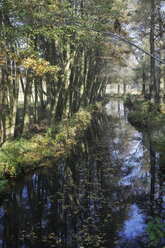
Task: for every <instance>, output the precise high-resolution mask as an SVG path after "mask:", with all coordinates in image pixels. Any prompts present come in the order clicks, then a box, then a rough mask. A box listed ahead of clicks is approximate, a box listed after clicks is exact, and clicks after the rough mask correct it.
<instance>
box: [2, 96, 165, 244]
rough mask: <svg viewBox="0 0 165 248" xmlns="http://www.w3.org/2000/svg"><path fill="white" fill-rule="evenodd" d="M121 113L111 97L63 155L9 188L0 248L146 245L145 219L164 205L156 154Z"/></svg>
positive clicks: (160, 213)
mask: <svg viewBox="0 0 165 248" xmlns="http://www.w3.org/2000/svg"><path fill="white" fill-rule="evenodd" d="M127 114H128V109H126V108H125V107H124V105H123V102H122V100H120V99H113V100H111V101H110V102H109V103H108V104H107V105H106V106H105V111H103V112H102V113H97V114H96V115H95V116H94V118H93V120H92V124H91V127H90V128H89V130H88V131H87V132H86V134H85V136H84V137H83V138H82V139H81V140H80V142H79V145H78V146H76V147H74V149H73V153H72V155H71V156H70V157H69V158H68V159H67V160H65V161H60V162H54V164H52V165H50V166H49V168H43V169H40V170H39V171H35V172H33V173H30V174H29V175H27V176H26V177H25V178H23V179H21V180H20V182H19V184H17V186H13V190H12V192H11V194H10V195H9V196H8V198H7V199H5V200H4V201H3V203H2V205H1V206H0V247H4V248H15V247H19V248H25V247H26V248H27V247H34V248H38V247H39V248H41V247H46V248H47V247H57V248H64V247H66V248H86V247H89V248H92V247H99V248H143V247H145V248H146V247H151V246H150V243H149V239H148V235H147V233H146V227H147V221H148V216H151V215H152V216H158V217H159V218H160V219H163V217H164V216H163V215H164V210H165V206H164V205H163V204H164V203H163V199H164V191H163V187H164V185H163V180H162V177H161V169H160V166H159V160H160V155H159V154H158V153H157V152H156V151H155V150H154V148H153V144H152V142H151V140H150V134H149V133H148V132H143V133H142V132H139V131H137V130H136V129H135V128H134V127H133V126H131V124H130V123H129V122H128V120H127ZM158 247H163V241H161V243H160V244H159V246H158Z"/></svg>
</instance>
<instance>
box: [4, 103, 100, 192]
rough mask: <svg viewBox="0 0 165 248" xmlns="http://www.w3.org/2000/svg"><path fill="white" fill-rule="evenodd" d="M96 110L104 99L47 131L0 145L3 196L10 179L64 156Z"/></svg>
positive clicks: (57, 123)
mask: <svg viewBox="0 0 165 248" xmlns="http://www.w3.org/2000/svg"><path fill="white" fill-rule="evenodd" d="M96 111H97V112H98V111H102V104H101V103H96V104H94V105H90V106H89V107H87V108H85V109H80V110H79V111H78V112H77V113H75V114H74V115H73V116H72V117H71V118H69V119H63V120H62V121H60V122H55V123H54V124H53V125H51V126H49V127H47V128H46V131H42V132H39V133H35V132H34V133H30V136H29V137H22V138H20V139H17V140H13V141H7V142H6V143H5V144H4V145H3V146H2V148H1V149H0V196H2V197H3V195H5V194H6V193H7V191H8V187H9V181H10V179H17V178H19V177H21V176H23V175H25V174H26V173H27V172H29V171H30V170H33V169H37V168H40V167H43V166H46V165H48V164H50V162H51V161H55V160H58V159H65V158H66V157H67V156H68V155H69V154H70V152H71V150H72V148H73V146H74V145H75V144H76V143H77V141H78V139H79V138H80V136H82V135H83V134H84V131H85V130H87V128H88V127H89V125H90V123H91V119H92V115H93V114H94V112H96Z"/></svg>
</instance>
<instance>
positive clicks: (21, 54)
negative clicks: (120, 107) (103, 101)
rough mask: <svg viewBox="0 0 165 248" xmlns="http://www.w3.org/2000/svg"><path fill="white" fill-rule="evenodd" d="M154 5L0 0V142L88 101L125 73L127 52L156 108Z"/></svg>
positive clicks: (120, 0)
mask: <svg viewBox="0 0 165 248" xmlns="http://www.w3.org/2000/svg"><path fill="white" fill-rule="evenodd" d="M161 2H163V1H157V0H146V1H141V0H137V1H129V0H110V1H109V0H108V1H106V0H105V1H99V0H91V1H86V0H79V1H77V0H71V1H58V0H49V1H46V0H42V1H37V0H25V1H22V0H1V1H0V89H1V90H0V113H1V114H0V132H1V144H2V143H4V142H5V141H6V140H8V139H12V138H13V137H18V136H19V137H20V136H21V135H22V134H25V133H27V132H28V131H29V130H30V129H32V128H37V124H39V123H40V122H41V121H42V120H45V121H46V123H47V124H46V125H50V124H51V123H52V122H53V121H55V120H61V119H62V118H65V117H70V116H72V115H73V113H75V112H77V111H78V110H79V109H80V108H83V107H85V106H88V105H90V104H91V103H94V102H95V101H96V99H98V97H101V96H103V95H104V94H105V89H106V86H107V84H111V83H113V82H116V81H118V80H119V79H118V78H119V77H120V80H122V79H123V77H124V76H123V75H124V74H128V73H127V72H125V71H124V70H126V68H127V60H128V58H129V55H130V54H134V55H135V56H136V58H137V61H138V63H137V65H136V68H134V73H133V74H134V76H133V77H134V80H136V81H137V82H138V83H139V84H140V85H141V86H142V87H141V88H142V95H143V96H144V98H146V99H148V100H149V101H151V102H154V103H158V104H160V105H161V107H162V109H163V106H164V102H163V101H164V87H165V74H164V72H165V67H164V63H165V62H163V60H164V56H165V55H164V52H165V50H164V46H165V39H164V23H163V11H164V9H163V7H162V5H161ZM135 78H136V79H135ZM137 79H138V80H137ZM126 80H127V81H129V80H130V79H129V78H127V79H126ZM128 83H129V82H128ZM130 84H131V80H130ZM20 95H21V101H19V96H20Z"/></svg>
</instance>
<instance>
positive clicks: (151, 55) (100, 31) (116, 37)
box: [73, 23, 165, 65]
mask: <svg viewBox="0 0 165 248" xmlns="http://www.w3.org/2000/svg"><path fill="white" fill-rule="evenodd" d="M73 25H76V26H77V27H79V28H83V29H87V30H90V31H94V32H97V33H102V34H106V35H108V36H111V37H112V38H114V39H117V40H121V41H123V42H125V43H127V44H130V45H132V46H134V47H136V48H137V49H139V50H140V51H142V52H143V53H145V54H147V55H148V56H150V57H152V58H154V59H155V60H157V61H159V62H160V63H162V64H164V65H165V61H163V60H160V59H159V58H157V57H156V56H155V55H153V54H151V53H149V52H148V51H146V50H145V49H143V48H142V47H140V46H138V45H136V44H135V43H133V42H131V41H129V40H127V39H125V38H123V37H121V36H119V35H117V34H113V33H111V32H107V31H102V30H98V29H95V28H90V27H88V26H84V25H82V24H76V23H73Z"/></svg>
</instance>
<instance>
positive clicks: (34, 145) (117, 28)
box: [0, 0, 165, 247]
mask: <svg viewBox="0 0 165 248" xmlns="http://www.w3.org/2000/svg"><path fill="white" fill-rule="evenodd" d="M108 87H110V88H111V89H112V88H113V87H114V88H115V87H116V88H117V89H118V92H117V94H115V96H114V95H113V93H112V92H111V91H109V92H108V91H107V89H108ZM121 88H122V89H123V91H122V93H121V92H120V89H121ZM128 88H129V89H130V90H128ZM134 88H136V91H134ZM112 95H113V97H114V99H115V100H113V99H111V98H112ZM109 99H111V100H109ZM108 101H111V103H110V105H111V108H110V111H111V112H112V116H107V115H106V114H105V108H104V106H105V103H107V102H108ZM120 101H121V102H122V103H121V102H120ZM123 101H124V103H125V105H122V104H123ZM113 104H114V105H113ZM115 104H116V105H115ZM115 106H117V108H116V107H115ZM121 106H124V107H123V109H122V107H121ZM126 107H128V108H129V109H131V110H130V113H129V114H128V120H129V123H128V120H127V117H126V116H127V110H126ZM115 108H116V109H117V114H118V118H117V117H114V116H113V111H114V109H115ZM122 110H123V112H122ZM122 118H123V119H122ZM110 121H111V122H110ZM109 123H110V124H109ZM130 123H131V124H133V126H135V127H136V129H132V127H131V124H130ZM105 124H106V125H105ZM164 124H165V3H164V1H161V0H145V1H144V0H0V200H3V199H4V198H5V197H6V195H7V193H9V192H11V190H13V187H17V188H18V187H19V190H20V191H19V193H18V197H17V196H16V194H15V193H13V194H12V195H11V199H10V201H9V208H8V209H9V211H10V210H11V213H12V211H13V212H15V206H17V203H18V206H17V207H18V211H16V212H18V213H19V211H20V209H21V204H22V202H21V201H23V204H22V206H23V207H25V210H23V211H24V212H26V213H27V217H28V218H30V217H29V216H30V214H29V212H28V211H29V209H32V213H33V211H34V212H35V211H36V213H35V214H36V215H35V216H37V217H36V218H33V217H34V216H33V214H32V220H31V222H32V225H31V226H32V229H31V233H30V234H28V230H27V232H26V235H27V236H26V235H25V231H24V230H25V229H26V228H27V229H28V228H29V227H28V225H27V220H26V218H25V220H24V221H22V218H24V214H22V213H24V212H21V211H20V213H21V214H22V216H23V217H20V218H18V219H17V220H16V218H15V217H14V221H18V223H19V221H20V223H19V224H13V226H14V228H13V229H12V225H11V223H10V221H9V222H8V219H9V220H10V214H9V218H8V212H7V211H8V210H5V211H4V217H3V218H6V220H7V221H6V222H5V221H3V218H2V222H3V224H4V225H6V226H7V227H6V229H5V228H4V233H3V232H0V234H1V236H3V234H4V236H5V235H6V236H5V237H6V240H5V238H3V237H2V240H3V242H4V247H11V246H10V245H11V244H12V247H50V246H49V244H47V246H41V243H42V245H43V244H44V245H45V244H46V243H45V242H48V241H50V240H51V242H52V243H51V244H52V246H51V247H56V246H55V244H56V243H54V242H55V239H56V242H57V244H58V245H59V246H58V247H73V246H72V244H74V245H75V246H74V247H80V246H81V244H83V246H82V247H85V246H84V244H85V245H86V247H102V243H101V242H102V240H101V239H103V240H104V238H105V236H106V239H107V241H106V242H109V243H107V244H109V246H106V244H104V245H105V247H111V246H110V245H111V243H113V244H114V246H112V247H117V246H116V244H117V243H116V242H117V241H118V237H117V238H116V237H115V235H117V234H116V231H115V230H118V229H117V228H118V227H120V228H121V227H122V226H123V225H124V224H123V223H124V221H125V219H126V220H127V219H128V218H127V217H128V216H127V213H126V207H125V206H126V205H129V207H128V208H129V210H130V209H131V207H132V206H133V207H139V206H140V207H139V209H141V208H142V209H143V205H140V203H137V202H138V201H139V202H140V201H141V204H143V203H144V209H146V215H147V216H148V215H151V216H149V218H148V217H147V218H148V225H147V224H146V225H147V228H148V231H147V232H148V234H149V238H148V236H147V238H146V236H145V237H144V240H143V241H144V243H145V245H146V246H145V247H157V244H158V245H159V244H160V245H162V244H163V242H164V239H163V238H164V234H163V230H164V229H163V228H164V226H163V223H162V219H163V218H162V216H163V210H164V208H163V187H164V186H163V185H164V184H163V183H164V178H165V176H164V175H165V138H164V137H165V135H164V134H165V128H164V126H165V125H164ZM89 127H90V128H91V130H92V131H91V132H90V131H89V129H90V128H89ZM88 128H89V129H88ZM87 129H88V131H89V133H88V135H87V136H89V137H85V138H84V136H85V135H84V134H87ZM137 130H140V132H141V130H142V134H141V136H140V135H139V133H138V134H137V133H136V131H137ZM143 131H145V132H144V133H143ZM85 132H86V133H85ZM116 135H117V136H116ZM131 135H132V136H131ZM138 135H139V136H138ZM134 136H136V137H134ZM107 137H108V138H107ZM116 137H117V138H116ZM132 137H133V138H132ZM87 138H89V139H87ZM107 139H109V140H108V141H107ZM140 139H141V143H142V147H143V149H142V151H141V150H140V152H139V157H138V158H134V155H135V153H136V152H137V151H138V148H139V146H138V145H137V148H136V149H135V150H136V151H135V152H133V153H132V155H131V156H130V157H129V153H130V151H131V149H132V148H133V147H134V146H135V144H137V141H138V140H140ZM100 141H101V142H102V144H101V142H100ZM92 142H93V143H92ZM99 142H100V143H99ZM115 142H116V143H115ZM117 142H118V143H117ZM130 142H132V143H131V145H130ZM77 144H78V145H77ZM91 144H94V145H93V146H91ZM107 144H108V145H107ZM74 145H77V146H74ZM106 145H107V147H106ZM118 145H120V146H119V148H118ZM79 146H81V149H80V148H79ZM116 147H117V148H116ZM109 149H110V150H111V155H109V153H108V152H109ZM80 150H81V151H80ZM114 151H115V152H114ZM71 153H72V154H73V157H71V158H69V154H71ZM82 153H83V156H84V157H83V158H84V160H83V162H82V161H80V162H79V164H76V162H75V161H76V160H75V161H74V158H75V157H76V156H78V154H80V155H82ZM114 153H115V154H117V155H118V157H117V158H115V159H114V157H113V156H114ZM75 154H77V155H75ZM141 154H143V155H141ZM158 154H159V155H158ZM87 155H89V158H88V159H87ZM142 156H143V158H142V162H141V163H140V162H139V160H140V159H141V157H142ZM96 157H97V159H96ZM109 157H110V158H109ZM59 159H61V160H62V161H63V160H65V162H64V165H63V164H60V165H57V164H56V167H55V166H54V167H53V166H52V167H53V169H52V168H51V169H52V171H53V172H52V171H51V172H50V171H49V173H47V172H46V173H47V174H46V173H45V174H44V172H42V169H41V170H39V171H40V173H41V174H38V175H37V174H34V175H33V178H32V181H28V180H29V179H27V182H28V183H27V186H25V188H23V186H18V185H19V184H18V185H17V180H15V179H18V180H20V179H22V176H25V173H26V172H29V171H30V170H31V171H32V172H33V170H34V169H36V168H40V167H41V166H43V167H44V169H45V168H46V167H49V165H50V164H54V163H56V161H59ZM67 159H68V160H67ZM69 159H70V160H71V162H68V161H69ZM79 159H80V160H81V156H80V158H79ZM61 160H60V161H61ZM88 160H89V161H88ZM127 160H128V161H131V162H130V164H131V165H130V164H129V163H128V161H127ZM84 161H85V162H84ZM67 162H68V163H67ZM74 163H75V167H74V168H71V167H72V166H70V165H74ZM68 164H69V166H68ZM90 164H93V167H92V166H91V165H90ZM141 164H143V166H142V167H144V168H142V169H141V171H142V173H143V172H144V173H145V176H144V177H143V178H140V180H141V181H140V180H139V181H140V183H139V184H137V185H136V180H135V179H137V180H138V176H139V174H138V175H137V178H133V180H132V182H131V184H130V185H129V178H128V182H127V183H128V185H127V183H126V184H124V186H121V183H120V179H121V178H122V177H123V178H125V176H126V175H127V173H128V174H129V173H130V172H131V168H133V169H134V167H136V169H139V168H140V166H141ZM158 164H159V165H158ZM45 165H48V166H45ZM96 165H97V166H96ZM125 165H127V168H125V167H124V166H125ZM134 165H135V166H134ZM86 166H87V168H86ZM90 166H91V167H92V168H91V167H90ZM99 166H100V167H99ZM131 166H133V167H131ZM96 167H97V168H96ZM143 170H144V171H143ZM42 173H43V174H42ZM52 173H54V174H52ZM76 173H79V174H78V176H77V174H76ZM113 173H114V174H113ZM115 173H116V174H115ZM147 173H148V174H147ZM149 173H150V179H151V180H150V181H151V182H149V184H150V185H149V184H147V183H146V182H147V180H148V177H149V176H148V175H149ZM156 173H157V174H156ZM27 175H28V173H27ZM54 175H55V176H57V177H56V179H57V180H55V178H54ZM115 175H117V176H115ZM92 176H93V178H92ZM113 177H114V178H113ZM134 177H135V176H134ZM112 178H113V180H114V181H113V180H111V179H112ZM9 179H10V180H9ZM30 180H31V179H30ZM37 180H38V182H37ZM92 180H93V181H92ZM145 180H146V181H145ZM25 181H26V180H25ZM144 181H145V182H144ZM29 182H30V183H29ZM82 182H83V184H82ZM37 183H38V184H37ZM42 183H43V184H42ZM76 183H77V184H78V186H77V185H76ZM143 183H144V184H145V183H146V184H145V185H149V188H150V191H149V193H148V191H147V190H148V189H147V188H145V190H144V191H143V189H142V188H143V187H142V186H141V185H143ZM34 184H35V186H34V187H38V189H37V191H35V190H36V188H35V189H34V190H33V185H34ZM41 184H42V187H43V188H42V189H41V188H40V186H41ZM56 184H57V185H56ZM36 185H38V186H36ZM45 185H46V187H47V186H49V187H48V188H49V190H44V187H45ZM91 185H92V186H91ZM139 185H140V186H139ZM67 186H68V188H67ZM127 186H128V187H127ZM83 187H84V188H83ZM90 187H91V188H90ZM92 187H93V188H92ZM97 187H98V188H97ZM113 187H114V188H113ZM115 187H116V188H115ZM129 187H130V188H131V189H130V192H131V193H130V192H129V190H128V188H129ZM138 187H139V188H138ZM140 187H141V188H140ZM11 188H12V189H11ZM66 188H67V189H66ZM132 188H133V190H132ZM137 188H138V189H137ZM56 189H57V195H55V193H54V190H56ZM100 189H101V190H102V192H101V191H100ZM106 189H108V190H109V191H106ZM112 189H113V190H114V191H113V193H112ZM139 189H140V190H139ZM26 190H27V192H26ZM60 190H61V191H60ZM67 190H68V192H67ZM92 190H93V195H94V197H93V198H92V197H91V192H92ZM127 190H128V191H127ZM131 190H132V191H131ZM138 190H139V191H138ZM36 192H37V193H36ZM50 192H51V195H49V193H50ZM139 192H140V193H139ZM146 192H147V193H146ZM156 192H157V193H156ZM79 193H80V195H78V194H79ZM97 194H98V195H99V194H100V197H99V196H98V195H97ZM120 194H121V195H120ZM127 194H128V195H129V194H130V195H129V197H128V195H127ZM138 194H139V195H138ZM118 195H119V197H118ZM24 196H26V197H27V199H28V198H29V201H28V200H27V199H26V200H25V199H24ZM26 197H25V198H26ZM90 197H91V198H90ZM131 197H132V198H131ZM138 197H139V198H138ZM147 197H148V198H147ZM156 197H157V199H156ZM49 198H50V199H49ZM55 198H56V200H57V202H56V203H55V204H54V205H55V208H53V207H54V206H53V201H54V199H55ZM88 198H89V201H88V202H87V201H86V199H88ZM110 198H111V201H112V202H113V204H114V205H113V206H111V205H110V201H109V199H110ZM13 199H14V200H13ZM90 199H91V202H90ZM120 199H123V200H121V202H120ZM132 199H133V200H134V199H137V202H136V203H137V206H135V204H134V205H131V202H133V200H132ZM24 200H25V202H24ZM65 200H66V202H65V204H66V205H65V204H64V201H65ZM81 201H82V206H83V207H82V206H80V205H81ZM127 201H128V202H127ZM44 202H46V204H45V205H44ZM68 202H70V203H68ZM10 203H12V204H13V203H14V204H16V205H10ZM133 203H134V202H133ZM5 204H6V205H5ZM28 204H29V205H30V207H29V208H26V206H27V205H28ZM33 204H34V206H33ZM40 204H41V205H42V208H41V205H40ZM58 204H59V205H58ZM69 204H70V205H69ZM90 204H91V205H90ZM104 204H105V205H104ZM122 204H123V205H122ZM138 204H139V206H138ZM7 205H8V202H7V201H6V202H5V203H4V206H7ZM29 205H28V206H29ZM64 205H65V206H64ZM88 205H89V206H88ZM11 206H12V207H11ZM13 206H14V207H13ZM36 206H37V207H36ZM100 206H103V209H104V210H105V211H102V209H101V207H100ZM130 206H131V207H130ZM49 207H50V209H49ZM51 208H52V209H53V211H52V212H53V215H52V216H53V217H50V216H51V215H50V213H49V211H50V210H51ZM85 208H86V209H87V210H86V209H85ZM88 208H89V209H88ZM94 208H95V209H94ZM149 208H150V209H149ZM4 209H5V207H4ZM44 209H46V210H44ZM91 209H93V212H95V213H98V215H97V218H95V216H93V215H92V214H93V212H92V211H91ZM100 209H101V210H100ZM119 209H120V214H121V216H122V218H121V220H122V223H121V221H120V220H119V219H120V218H118V217H119V216H118V212H117V211H118V210H119ZM134 210H136V209H134ZM42 211H43V212H42ZM44 211H45V212H44ZM46 211H47V212H48V213H49V214H48V218H55V217H54V216H56V215H57V213H58V211H59V213H60V214H59V216H57V219H56V220H55V221H53V219H52V220H50V221H49V222H50V223H51V221H52V227H53V229H52V230H53V231H51V228H52V227H51V228H50V229H49V227H48V230H49V231H50V233H49V234H50V235H48V234H47V233H48V232H49V231H47V229H46V225H49V222H47V223H46V221H45V219H46V218H47V216H46ZM60 211H61V212H60ZM130 211H132V212H133V210H130ZM140 211H141V210H140ZM2 212H3V210H2ZM64 212H65V213H66V216H67V217H66V223H65V224H66V226H65V225H64ZM88 212H89V213H88ZM0 213H1V211H0ZM105 213H106V214H105ZM114 213H115V215H114ZM67 214H68V215H67ZM71 214H73V215H72V217H70V216H71ZM75 214H77V217H75ZM39 215H40V216H39ZM78 215H79V216H78ZM113 215H114V216H116V219H113V217H112V216H113ZM6 216H7V217H6ZM14 216H15V213H14ZM38 216H39V217H41V218H40V224H41V223H42V221H43V220H44V221H45V222H44V221H43V223H42V224H43V226H44V227H43V226H42V225H40V227H39V226H38V225H39V224H38V220H37V218H38ZM45 216H46V217H45ZM82 216H83V217H82ZM100 216H101V217H100ZM126 216H127V217H126ZM89 217H90V218H89ZM44 218H45V219H44ZM99 218H100V219H99ZM84 220H85V222H84ZM97 220H100V222H99V225H98V223H96V222H97ZM33 221H34V223H33ZM35 221H36V223H35ZM58 221H59V222H60V221H61V222H60V223H62V224H61V226H60V227H59V229H58V228H57V229H58V230H56V225H57V226H58ZM90 221H91V222H90ZM92 221H93V222H92ZM145 221H146V220H145ZM11 222H12V221H11ZM146 222H147V221H146ZM13 223H15V222H13ZM22 223H23V224H22ZM24 223H25V224H24ZM68 223H69V224H68ZM73 223H74V224H73ZM84 223H85V224H84ZM92 223H95V224H96V225H95V226H94V227H93V226H92ZM100 223H101V225H100ZM109 223H112V226H113V227H112V230H110V229H111V228H110V226H111V224H109ZM116 223H118V224H116ZM72 224H73V225H72ZM102 224H103V229H104V230H101V229H99V228H101V226H102ZM21 225H23V227H22V230H23V231H22V233H21V234H20V231H19V230H17V231H18V233H16V234H13V233H14V232H15V230H16V228H15V226H16V227H17V226H18V227H20V226H21ZM69 225H70V227H69V228H70V230H71V226H72V227H73V234H72V232H71V231H68V230H69V229H67V228H66V227H68V226H69ZM93 225H94V224H93ZM97 225H98V226H97ZM64 226H65V228H64V229H67V230H64V233H65V234H64V235H63V236H62V232H63V231H61V230H62V229H60V228H63V227H64ZM77 226H79V228H80V229H79V230H80V232H79V234H77V233H78V232H77V230H76V228H77ZM96 227H97V228H98V230H99V231H98V234H97V235H95V232H96V233H97V230H96V229H97V228H96ZM81 228H84V230H85V231H82V230H83V229H82V230H81ZM113 228H114V230H113ZM115 228H116V229H115ZM87 229H89V230H88V231H86V230H87ZM5 230H9V231H6V233H5ZM13 230H14V231H13ZM39 230H40V231H39ZM54 230H56V231H57V233H58V234H57V235H56V237H55V236H53V235H55V234H54V232H55V231H54ZM100 230H101V231H100ZM81 231H82V232H81ZM29 232H30V231H29ZM38 232H41V233H39V234H38ZM83 232H84V233H86V235H87V233H88V232H89V233H88V234H89V237H88V238H90V239H88V238H86V239H84V237H85V236H84V237H83V235H82V233H83ZM90 232H91V233H92V232H93V233H92V234H90ZM101 232H103V235H102V234H100V233H101ZM43 233H46V234H44V235H43ZM52 233H53V234H52ZM105 233H106V235H105ZM109 233H110V234H112V235H111V237H110V238H109ZM145 233H146V232H145ZM14 235H15V236H14ZM19 235H21V236H20V238H18V236H19ZM37 235H38V236H37ZM76 235H79V236H80V237H79V238H80V240H78V238H77V239H76ZM81 235H82V236H81ZM93 235H95V239H97V242H96V240H95V239H93ZM100 235H102V236H101V239H100ZM145 235H146V234H145ZM33 236H34V237H33ZM57 236H58V237H57ZM12 237H16V238H13V240H12ZM36 237H37V238H36ZM41 237H42V240H41ZM52 237H53V238H52ZM54 237H55V238H54ZM68 237H69V238H68ZM33 238H34V239H33ZM115 238H116V239H115ZM37 239H38V241H36V240H37ZM81 239H82V240H83V241H82V240H81ZM137 239H139V240H140V241H139V240H136V241H137V242H141V236H138V238H137ZM45 240H47V241H45ZM71 240H72V241H71ZM77 240H78V241H77ZM116 240H117V241H116ZM146 240H147V241H146ZM162 240H163V241H162ZM24 241H26V242H27V246H21V245H24V243H21V242H24ZM81 241H82V243H81ZM150 241H151V243H150ZM0 242H1V241H0ZM5 242H6V243H5ZM10 242H11V243H10ZM12 242H15V243H12ZM19 242H20V243H19ZM26 242H25V243H26ZM35 242H38V243H35ZM62 242H63V243H62ZM78 242H80V243H78ZM83 242H84V243H83ZM123 242H124V241H123ZM126 242H127V240H126ZM133 242H134V241H133ZM160 242H162V243H160ZM103 243H104V242H103ZM5 244H8V246H5ZM13 244H14V246H13ZM20 244H21V245H20ZM29 244H30V245H31V246H28V245H29ZM34 244H37V245H38V246H37V245H36V246H34ZM91 244H92V245H91ZM126 244H127V243H126ZM150 244H151V246H149V245H150ZM0 245H1V243H0ZM53 245H54V246H53ZM65 245H66V246H65ZM67 245H68V246H67ZM76 245H77V246H76ZM88 245H89V246H88ZM90 245H91V246H90ZM163 245H164V244H163ZM121 247H124V246H121ZM125 247H126V246H125ZM129 247H133V246H129ZM134 247H135V246H134ZM136 247H140V246H136ZM158 247H163V246H158Z"/></svg>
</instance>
